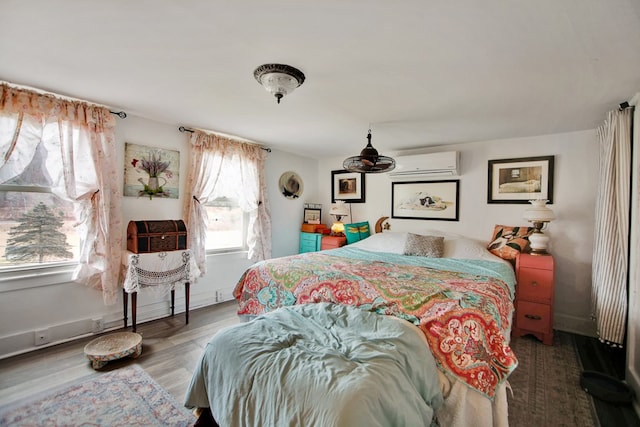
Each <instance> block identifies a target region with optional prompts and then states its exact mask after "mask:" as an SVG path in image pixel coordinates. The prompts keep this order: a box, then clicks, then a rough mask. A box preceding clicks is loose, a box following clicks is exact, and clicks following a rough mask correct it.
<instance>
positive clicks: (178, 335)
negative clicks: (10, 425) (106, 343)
mask: <svg viewBox="0 0 640 427" xmlns="http://www.w3.org/2000/svg"><path fill="white" fill-rule="evenodd" d="M236 309H237V303H236V302H235V301H229V302H226V303H222V304H216V305H213V306H208V307H205V308H202V309H198V310H193V311H191V312H190V316H189V317H190V318H189V325H185V323H184V313H181V314H177V315H176V316H175V317H168V318H164V319H160V320H155V321H152V322H148V323H143V324H139V325H138V333H140V334H141V335H142V337H143V340H142V355H141V356H140V357H138V358H137V359H131V358H125V359H121V360H118V361H113V362H109V363H108V364H107V365H106V366H105V367H104V368H102V369H100V370H99V371H95V370H94V369H92V367H91V363H90V362H89V360H88V359H87V357H86V356H85V354H84V346H85V345H86V344H87V343H88V342H89V341H91V340H92V339H95V338H96V337H97V336H91V337H87V338H83V339H79V340H75V341H72V342H69V343H65V344H59V345H56V346H52V347H48V348H43V349H41V350H37V351H33V352H30V353H26V354H23V355H19V356H14V357H11V358H8V359H4V360H0V405H4V404H8V403H11V402H14V401H17V400H19V399H23V398H25V397H29V396H32V395H35V394H37V393H39V392H41V391H44V390H47V389H51V388H53V387H56V386H61V385H64V384H65V383H67V382H71V381H73V380H75V379H78V378H82V377H84V376H87V375H91V374H96V372H108V371H111V370H114V369H117V368H120V367H122V366H126V365H129V364H133V363H135V364H138V365H140V366H142V368H144V370H145V371H146V372H147V373H148V374H149V375H150V376H151V377H152V378H153V379H154V380H156V382H158V383H159V384H160V385H161V386H162V387H163V388H165V389H166V390H167V391H169V393H171V395H172V396H173V397H174V398H175V399H176V401H177V402H179V403H182V402H183V401H184V394H185V392H186V389H187V386H188V385H189V382H190V380H191V374H192V372H193V369H194V367H195V366H196V363H197V362H198V361H199V359H200V356H201V354H202V352H203V350H204V347H205V346H206V344H207V342H208V341H209V339H210V338H211V337H212V336H213V335H214V334H215V333H216V332H217V331H219V330H220V329H221V328H224V327H227V326H230V325H234V324H236V323H238V322H239V320H238V317H237V316H236ZM130 329H131V328H130V327H129V330H130ZM122 330H123V329H120V330H119V331H122ZM111 332H114V331H110V332H109V333H111ZM583 341H584V339H583ZM583 344H584V343H582V341H580V342H578V349H579V353H580V357H581V358H582V359H583V360H582V362H583V366H584V368H585V369H595V370H602V371H603V372H608V371H607V370H606V369H604V368H606V367H603V366H596V365H595V364H592V363H589V362H588V360H601V361H603V360H604V361H606V362H607V363H610V359H611V357H610V355H604V356H603V357H597V358H596V357H595V356H594V357H588V358H587V359H585V357H584V354H585V351H582V350H581V349H582V348H583V347H585V346H584V345H583ZM585 360H586V361H587V363H586V364H585ZM610 373H611V374H612V375H614V374H615V371H612V372H610ZM596 403H598V402H596ZM599 403H600V407H598V415H599V418H600V422H601V426H602V427H608V426H616V427H617V426H618V425H629V426H636V425H640V424H639V421H638V418H637V416H636V415H635V412H634V411H633V409H632V408H627V409H628V410H627V409H625V408H620V407H615V406H613V407H612V406H611V405H606V404H603V403H602V402H599ZM607 406H608V407H607ZM603 408H604V409H606V410H607V412H601V410H604V409H603ZM609 409H610V410H609ZM623 409H624V411H622V410H623ZM623 412H624V413H623ZM626 413H628V416H626V415H625V416H624V417H623V418H622V420H624V421H623V424H617V423H614V424H611V423H610V422H608V421H612V420H620V416H621V415H624V414H626ZM612 414H617V415H616V417H613V415H612Z"/></svg>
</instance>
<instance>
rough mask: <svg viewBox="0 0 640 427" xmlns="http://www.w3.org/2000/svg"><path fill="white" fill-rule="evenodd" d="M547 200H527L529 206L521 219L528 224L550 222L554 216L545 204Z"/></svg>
mask: <svg viewBox="0 0 640 427" xmlns="http://www.w3.org/2000/svg"><path fill="white" fill-rule="evenodd" d="M547 202H548V200H529V203H531V206H530V207H528V208H527V209H526V210H525V211H524V215H523V218H524V219H526V220H527V221H529V222H550V221H552V220H554V219H556V216H555V214H554V213H553V211H552V210H551V209H549V208H548V207H547V206H546V204H547Z"/></svg>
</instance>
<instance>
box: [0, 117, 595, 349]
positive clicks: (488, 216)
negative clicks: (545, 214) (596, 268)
mask: <svg viewBox="0 0 640 427" xmlns="http://www.w3.org/2000/svg"><path fill="white" fill-rule="evenodd" d="M188 138H189V134H183V133H180V132H179V131H178V129H177V126H175V125H173V124H164V123H158V122H153V121H150V120H146V119H143V118H139V117H132V116H130V117H128V118H127V119H125V120H120V119H118V127H117V140H118V142H119V144H120V146H121V152H120V159H121V160H122V159H123V158H124V143H125V142H131V143H136V144H141V145H149V146H153V147H160V148H166V149H172V150H180V158H181V168H180V182H181V189H180V199H178V200H173V199H170V200H167V199H155V198H154V199H153V200H149V199H148V198H139V199H138V198H132V197H125V198H123V217H124V218H123V219H124V221H125V223H126V222H127V221H129V220H136V219H174V218H180V217H181V216H182V203H183V200H184V197H185V193H186V192H185V190H184V183H185V180H186V170H187V163H188V155H187V154H188V142H187V141H188ZM360 148H361V147H354V150H356V151H358V150H359V149H360ZM445 149H446V150H451V149H456V150H459V151H460V152H461V175H460V177H459V179H460V192H461V198H460V208H461V210H460V221H458V222H449V221H415V220H396V219H390V223H391V225H392V229H393V230H396V231H401V230H410V229H416V228H417V229H418V230H419V229H426V228H441V229H443V230H447V231H452V232H457V233H461V234H467V235H469V236H471V237H474V238H478V239H481V240H485V241H486V240H488V239H489V237H490V235H491V232H492V231H493V226H494V225H495V224H498V223H500V224H508V225H511V224H513V225H515V224H522V225H524V222H523V220H522V219H521V217H522V213H523V211H524V208H525V206H524V205H489V204H487V203H486V199H487V161H488V160H490V159H501V158H511V157H529V156H541V155H555V156H556V158H555V168H556V171H555V180H554V204H553V205H552V207H553V210H554V212H555V213H556V215H557V216H558V219H557V220H556V221H554V222H552V223H551V224H550V225H549V228H548V233H549V235H550V236H551V238H552V243H551V252H552V253H553V255H554V256H555V257H556V264H557V271H556V300H555V302H556V305H555V314H556V317H555V327H556V328H558V329H563V330H568V331H575V332H578V333H583V334H588V335H591V334H593V329H592V328H593V326H592V324H591V322H590V321H589V307H590V303H589V301H590V280H591V253H592V246H593V241H592V236H593V212H594V208H595V202H596V201H595V187H596V173H595V171H596V169H597V150H596V142H595V132H594V131H587V132H575V133H567V134H558V135H548V136H540V137H536V138H523V139H510V140H501V141H486V142H479V143H473V144H461V145H458V146H455V147H452V146H447V147H446V148H443V147H440V148H433V149H430V150H431V151H440V150H445ZM425 152H426V151H425ZM385 154H394V153H385ZM342 160H343V159H342V158H339V159H337V158H336V159H322V160H320V161H317V160H314V159H310V158H304V157H300V156H296V155H293V154H289V153H285V152H281V151H278V150H273V152H271V153H270V154H269V155H268V160H267V163H266V171H265V178H266V180H267V191H268V195H269V203H270V209H271V217H272V242H273V243H272V245H273V246H272V249H273V250H272V254H273V256H274V257H278V256H284V255H290V254H294V253H297V252H298V244H299V243H298V238H299V234H298V233H299V231H300V224H301V222H302V217H303V205H304V203H321V204H322V205H323V220H324V222H326V223H328V224H331V222H332V220H331V218H330V217H329V215H328V210H329V207H330V202H331V193H330V192H331V170H337V169H341V168H342ZM289 170H292V171H294V172H296V173H298V175H300V177H301V178H302V181H303V183H304V191H303V193H302V196H301V197H300V198H299V199H295V200H291V199H287V198H285V197H284V196H282V194H280V192H279V189H278V180H279V177H280V175H281V174H282V173H283V172H286V171H289ZM123 171H124V167H123ZM120 179H121V180H122V177H121V178H120ZM365 179H366V203H365V204H352V209H353V219H354V220H355V221H360V220H369V221H370V222H372V223H374V222H375V221H376V220H377V218H379V217H380V216H391V212H390V203H391V182H390V180H389V179H388V177H387V176H386V175H384V174H383V175H367V176H366V178H365ZM118 185H122V182H119V183H118ZM123 236H124V231H123ZM207 265H208V273H207V274H206V275H205V276H204V277H203V278H201V279H200V280H198V282H197V283H195V284H194V285H192V287H191V288H192V291H191V308H197V307H201V306H205V305H208V304H213V303H215V302H216V301H222V300H228V299H230V298H231V291H232V289H233V287H234V286H235V283H236V281H237V279H238V277H239V276H240V275H241V274H242V272H243V271H244V269H245V268H246V267H247V266H248V265H249V261H248V260H246V256H245V255H244V254H241V253H236V254H227V255H214V256H210V257H208V259H207ZM69 280H70V273H69V272H63V273H60V274H59V275H56V276H52V277H48V276H47V277H35V278H34V277H30V278H23V279H15V280H14V279H12V280H6V279H3V278H0V358H1V357H6V356H8V355H11V354H16V353H20V352H24V351H28V350H31V349H33V348H35V347H34V331H36V330H40V329H44V330H47V331H48V333H49V336H50V341H51V343H56V342H60V341H64V340H67V339H72V338H76V337H78V336H82V335H85V334H90V333H91V330H92V319H102V320H103V322H104V324H105V326H106V327H107V329H109V328H120V327H122V317H123V313H122V302H121V301H118V303H117V304H115V305H112V306H105V305H104V304H103V302H102V295H101V293H100V292H98V291H95V290H93V289H88V288H86V287H84V286H82V285H80V284H76V283H70V282H69ZM176 297H177V298H176V313H182V312H183V311H184V297H183V292H181V291H178V292H177V294H176ZM168 314H169V302H168V296H164V297H154V296H152V295H148V294H145V293H141V294H140V295H139V297H138V322H144V321H148V320H151V319H154V318H159V317H163V316H166V315H168Z"/></svg>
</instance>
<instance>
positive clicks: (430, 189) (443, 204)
mask: <svg viewBox="0 0 640 427" xmlns="http://www.w3.org/2000/svg"><path fill="white" fill-rule="evenodd" d="M459 183H460V181H459V180H457V179H455V180H443V181H416V182H394V183H392V186H391V218H404V219H432V220H440V221H458V213H459V211H460V208H459V199H460V191H459Z"/></svg>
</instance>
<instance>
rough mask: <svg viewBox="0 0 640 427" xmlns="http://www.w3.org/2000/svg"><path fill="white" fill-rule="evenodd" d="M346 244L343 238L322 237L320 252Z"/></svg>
mask: <svg viewBox="0 0 640 427" xmlns="http://www.w3.org/2000/svg"><path fill="white" fill-rule="evenodd" d="M346 244H347V238H346V237H344V236H322V244H321V245H320V249H321V250H325V249H335V248H339V247H341V246H344V245H346Z"/></svg>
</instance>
